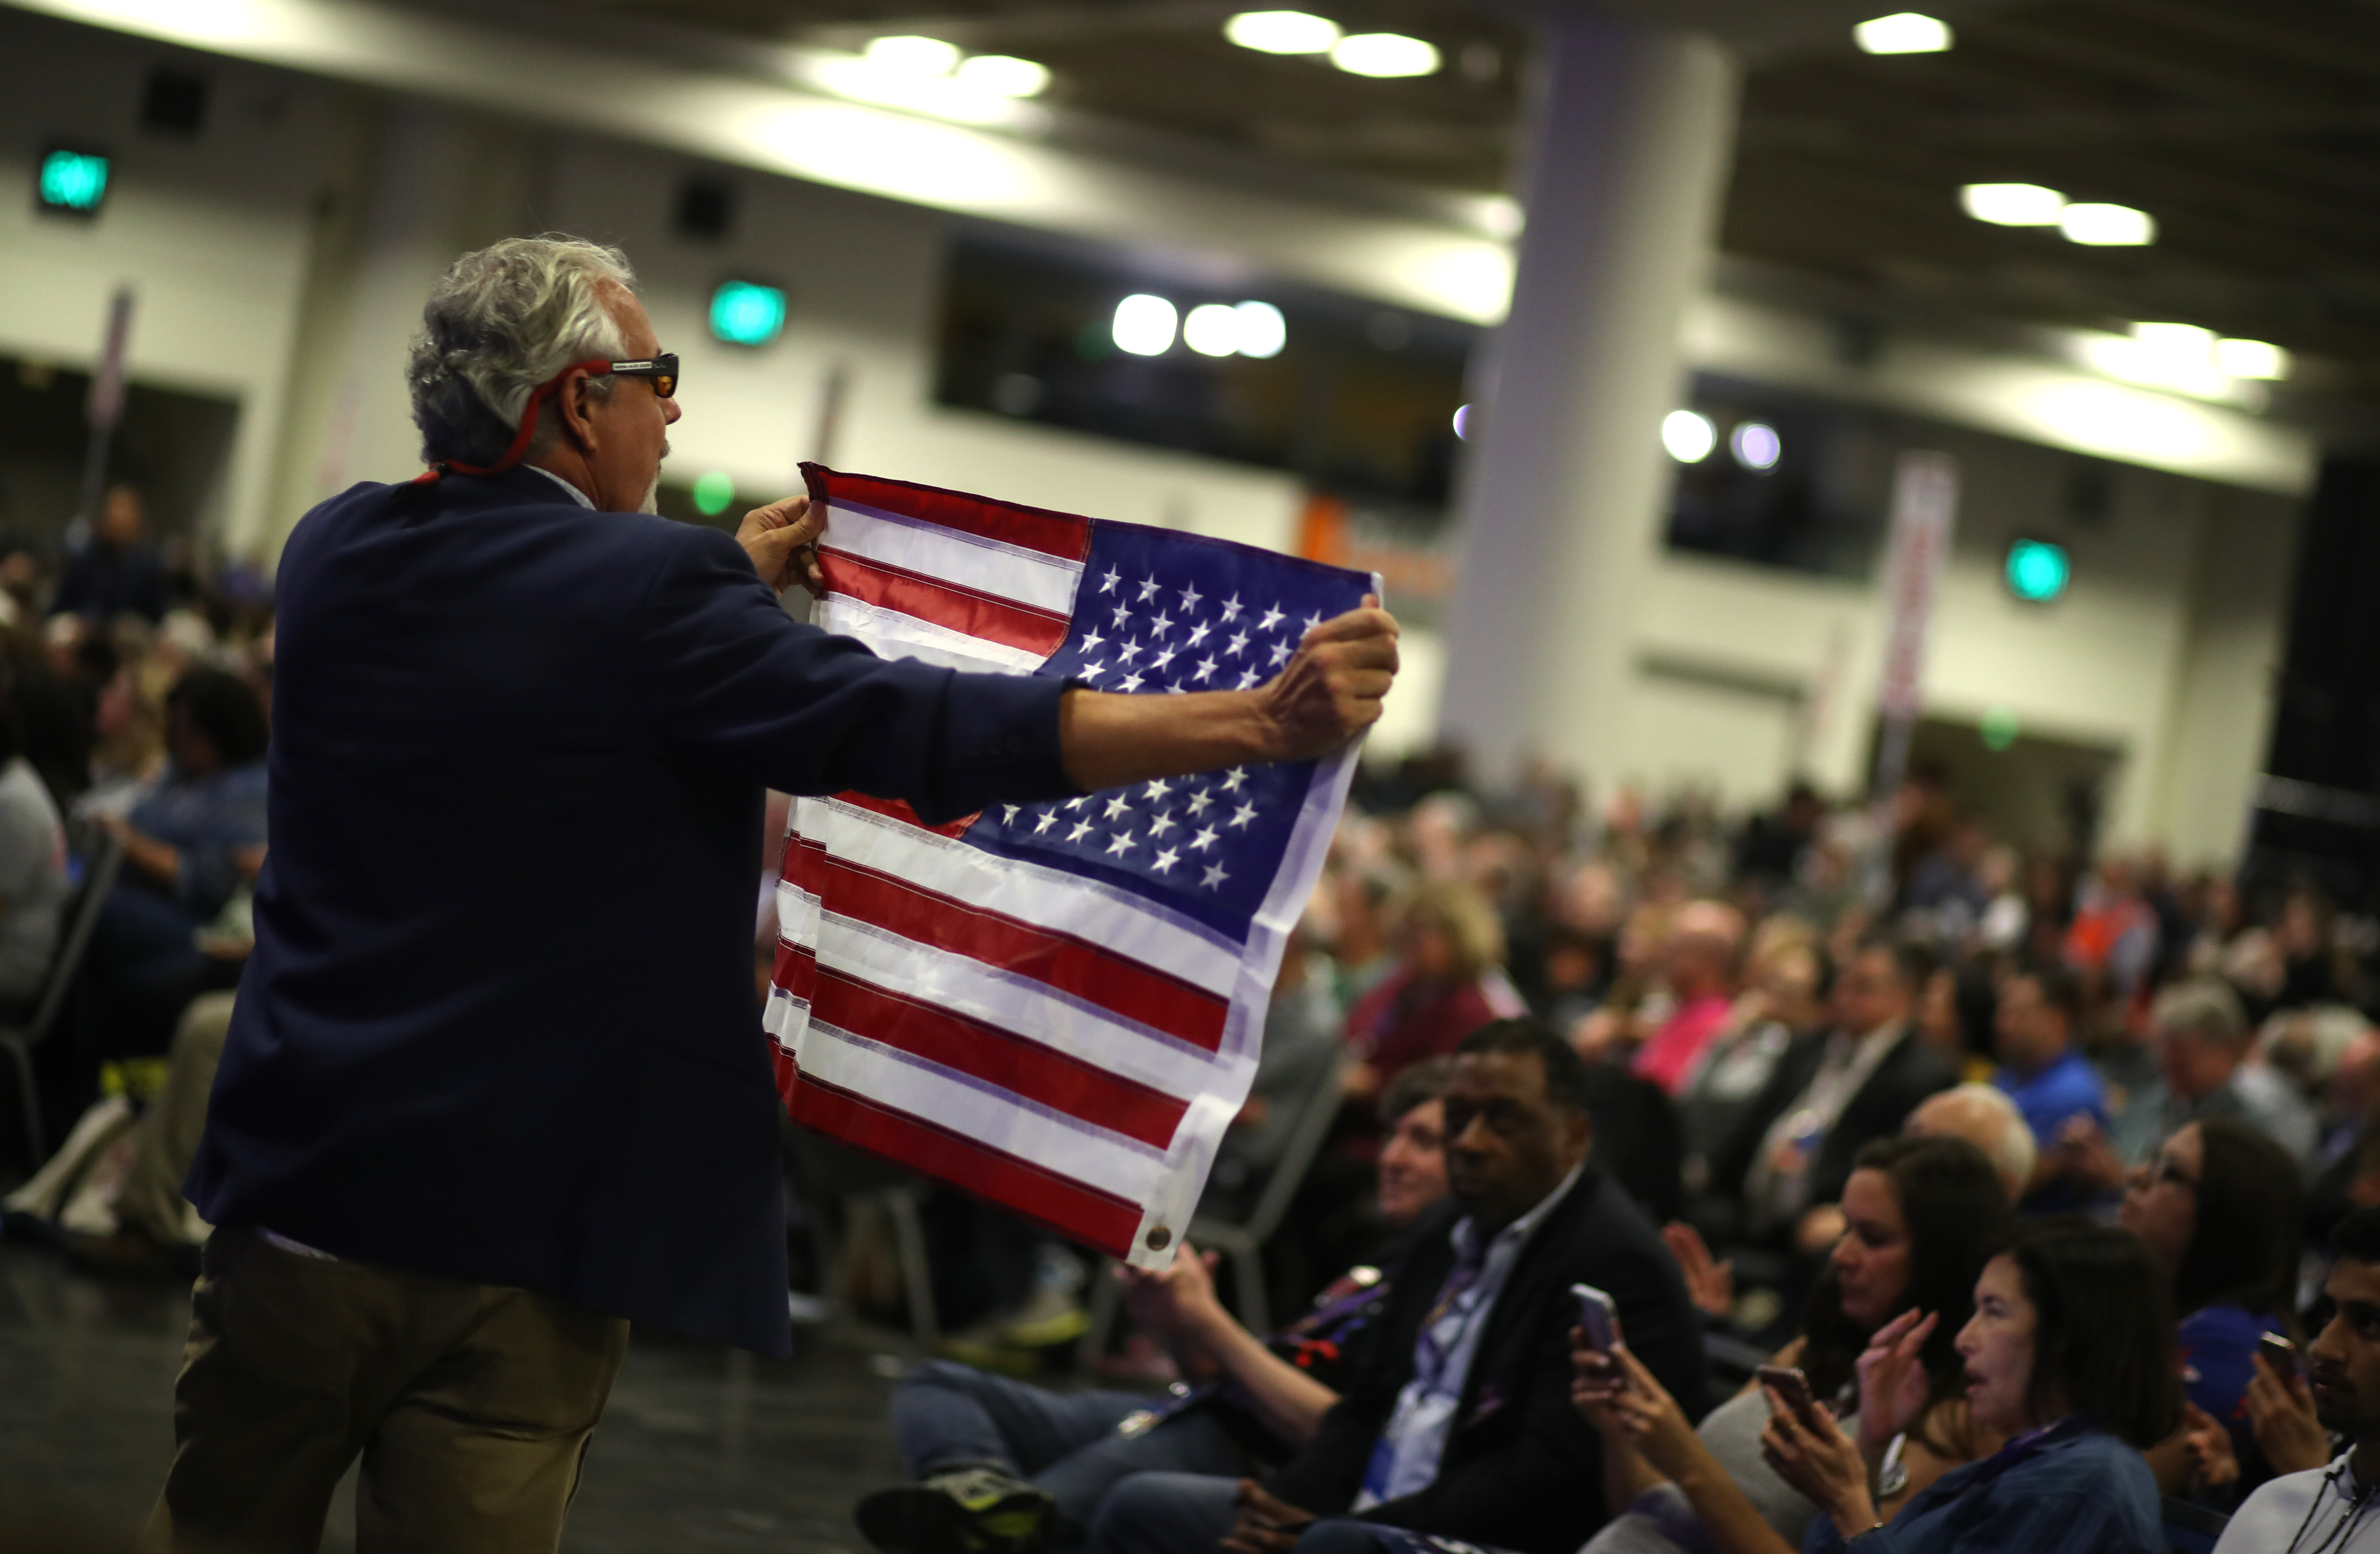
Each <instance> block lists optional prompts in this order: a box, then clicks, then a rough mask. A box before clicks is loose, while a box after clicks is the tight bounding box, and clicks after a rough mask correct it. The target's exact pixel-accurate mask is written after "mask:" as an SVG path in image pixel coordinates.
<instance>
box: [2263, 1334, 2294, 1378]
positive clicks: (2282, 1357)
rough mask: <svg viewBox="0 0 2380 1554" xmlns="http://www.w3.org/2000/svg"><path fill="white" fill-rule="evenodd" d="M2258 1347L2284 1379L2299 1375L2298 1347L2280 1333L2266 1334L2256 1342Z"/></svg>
mask: <svg viewBox="0 0 2380 1554" xmlns="http://www.w3.org/2000/svg"><path fill="white" fill-rule="evenodd" d="M2256 1347H2257V1348H2258V1349H2260V1350H2262V1351H2263V1352H2264V1355H2265V1359H2267V1360H2270V1361H2271V1362H2272V1363H2273V1369H2275V1370H2276V1371H2277V1372H2279V1373H2280V1374H2281V1375H2282V1376H2283V1377H2285V1378H2286V1377H2292V1376H2295V1375H2297V1374H2298V1346H2297V1345H2296V1344H2294V1343H2291V1342H2289V1340H2288V1339H2285V1338H2283V1337H2282V1336H2281V1335H2280V1334H2278V1333H2265V1334H2264V1335H2262V1336H2261V1337H2259V1338H2258V1339H2257V1340H2256Z"/></svg>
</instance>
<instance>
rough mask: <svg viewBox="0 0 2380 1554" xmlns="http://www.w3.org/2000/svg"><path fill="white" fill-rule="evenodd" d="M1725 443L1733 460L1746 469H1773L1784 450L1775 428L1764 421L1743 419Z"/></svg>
mask: <svg viewBox="0 0 2380 1554" xmlns="http://www.w3.org/2000/svg"><path fill="white" fill-rule="evenodd" d="M1727 445H1728V448H1729V450H1730V452H1732V453H1733V454H1734V455H1735V462H1736V463H1738V464H1740V465H1742V466H1743V467H1745V468H1746V469H1774V468H1776V467H1777V460H1778V457H1779V455H1782V454H1783V453H1784V452H1785V443H1784V442H1783V440H1782V439H1780V438H1779V436H1778V435H1777V429H1776V428H1775V427H1773V426H1770V425H1769V424H1768V423H1767V422H1766V421H1745V422H1744V423H1743V424H1742V425H1741V426H1738V427H1737V428H1736V429H1735V431H1734V432H1733V433H1732V434H1730V436H1729V438H1728V440H1727Z"/></svg>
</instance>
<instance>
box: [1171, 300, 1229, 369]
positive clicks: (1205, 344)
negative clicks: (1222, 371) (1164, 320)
mask: <svg viewBox="0 0 2380 1554" xmlns="http://www.w3.org/2000/svg"><path fill="white" fill-rule="evenodd" d="M1182 343H1183V344H1184V345H1185V346H1189V347H1190V348H1191V349H1192V350H1194V351H1196V352H1197V353H1198V354H1199V355H1200V356H1234V355H1237V354H1238V352H1239V348H1240V314H1239V310H1238V309H1236V308H1233V307H1231V306H1230V305H1228V304H1226V303H1221V302H1202V303H1200V304H1199V305H1198V306H1197V307H1196V308H1193V309H1191V310H1190V316H1189V317H1188V318H1186V319H1184V320H1183V321H1182Z"/></svg>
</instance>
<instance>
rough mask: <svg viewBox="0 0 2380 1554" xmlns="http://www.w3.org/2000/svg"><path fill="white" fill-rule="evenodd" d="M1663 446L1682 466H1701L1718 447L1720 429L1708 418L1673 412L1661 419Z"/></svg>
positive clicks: (1689, 413)
mask: <svg viewBox="0 0 2380 1554" xmlns="http://www.w3.org/2000/svg"><path fill="white" fill-rule="evenodd" d="M1661 446H1663V447H1665V448H1667V449H1669V450H1670V457H1671V458H1673V459H1676V460H1677V461H1678V462H1679V463H1680V464H1700V463H1701V462H1702V461H1703V460H1705V459H1706V458H1708V457H1709V456H1710V451H1711V450H1712V449H1713V448H1716V447H1718V428H1717V427H1715V426H1713V425H1711V422H1710V418H1709V417H1708V416H1702V415H1696V414H1695V413H1694V411H1692V410H1672V411H1670V413H1669V414H1668V415H1666V416H1664V417H1662V418H1661Z"/></svg>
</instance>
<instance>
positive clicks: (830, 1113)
mask: <svg viewBox="0 0 2380 1554" xmlns="http://www.w3.org/2000/svg"><path fill="white" fill-rule="evenodd" d="M785 1111H786V1112H787V1114H788V1115H790V1116H791V1117H792V1118H793V1120H794V1121H795V1122H796V1123H801V1124H802V1125H803V1126H804V1127H810V1128H817V1129H819V1130H820V1131H821V1132H823V1133H827V1134H831V1135H833V1136H834V1137H836V1138H838V1139H840V1140H842V1141H843V1142H844V1143H845V1144H850V1145H855V1146H856V1147H859V1148H862V1149H865V1150H867V1151H868V1153H869V1154H871V1155H877V1156H880V1157H881V1158H883V1159H888V1160H891V1161H892V1163H893V1164H895V1165H899V1166H905V1167H907V1168H908V1169H910V1170H912V1171H921V1172H927V1173H928V1174H929V1175H933V1176H939V1177H941V1179H942V1180H943V1181H945V1182H957V1183H962V1184H965V1187H966V1189H967V1191H969V1192H971V1193H973V1194H975V1195H976V1196H978V1197H986V1198H990V1200H991V1201H992V1202H994V1203H997V1204H1000V1205H1002V1206H1003V1207H1005V1208H1012V1209H1014V1210H1015V1211H1016V1212H1017V1213H1019V1214H1022V1215H1023V1216H1025V1217H1026V1219H1028V1220H1033V1221H1035V1222H1036V1223H1038V1224H1040V1225H1043V1226H1045V1227H1047V1228H1048V1229H1050V1230H1052V1231H1055V1232H1057V1233H1058V1234H1060V1235H1062V1236H1065V1237H1067V1238H1068V1239H1069V1240H1073V1241H1079V1242H1081V1243H1083V1244H1085V1245H1087V1246H1089V1247H1091V1248H1092V1249H1093V1250H1095V1251H1100V1252H1105V1253H1107V1254H1108V1255H1109V1256H1110V1257H1123V1256H1124V1255H1125V1254H1126V1253H1128V1252H1130V1251H1131V1250H1132V1238H1133V1233H1134V1232H1136V1231H1137V1230H1139V1229H1140V1210H1139V1209H1138V1208H1135V1206H1133V1205H1132V1204H1129V1203H1126V1202H1125V1201H1124V1200H1123V1199H1122V1198H1119V1197H1114V1196H1110V1195H1109V1194H1106V1193H1102V1192H1099V1190H1098V1189H1096V1188H1093V1187H1087V1186H1086V1185H1084V1184H1082V1183H1080V1182H1077V1181H1075V1180H1074V1179H1073V1178H1072V1177H1066V1176H1060V1175H1058V1174H1056V1173H1055V1172H1049V1171H1044V1170H1043V1169H1041V1168H1040V1167H1039V1166H1037V1165H1033V1164H1030V1163H1029V1162H1027V1161H1025V1160H1020V1159H1017V1158H1016V1157H1015V1156H1014V1155H1008V1154H1003V1153H1002V1152H1001V1151H1000V1150H997V1149H992V1148H989V1147H985V1146H984V1145H981V1144H977V1142H975V1141H974V1140H973V1139H970V1138H965V1137H962V1136H960V1135H957V1134H954V1133H953V1132H951V1131H950V1130H948V1129H946V1128H941V1127H937V1126H935V1125H934V1124H933V1123H929V1122H926V1121H924V1120H922V1119H920V1118H917V1117H912V1116H910V1115H909V1114H908V1113H907V1112H905V1111H893V1110H892V1108H890V1107H887V1106H885V1105H883V1104H882V1103H880V1102H879V1101H873V1100H869V1099H867V1098H865V1097H863V1096H856V1095H854V1094H852V1093H851V1092H850V1091H849V1090H845V1089H842V1088H839V1087H835V1086H832V1085H825V1084H821V1083H820V1082H819V1081H818V1080H816V1079H812V1078H809V1077H807V1076H803V1077H800V1078H797V1079H795V1082H794V1086H793V1089H792V1091H791V1093H789V1094H788V1095H786V1097H785Z"/></svg>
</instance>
